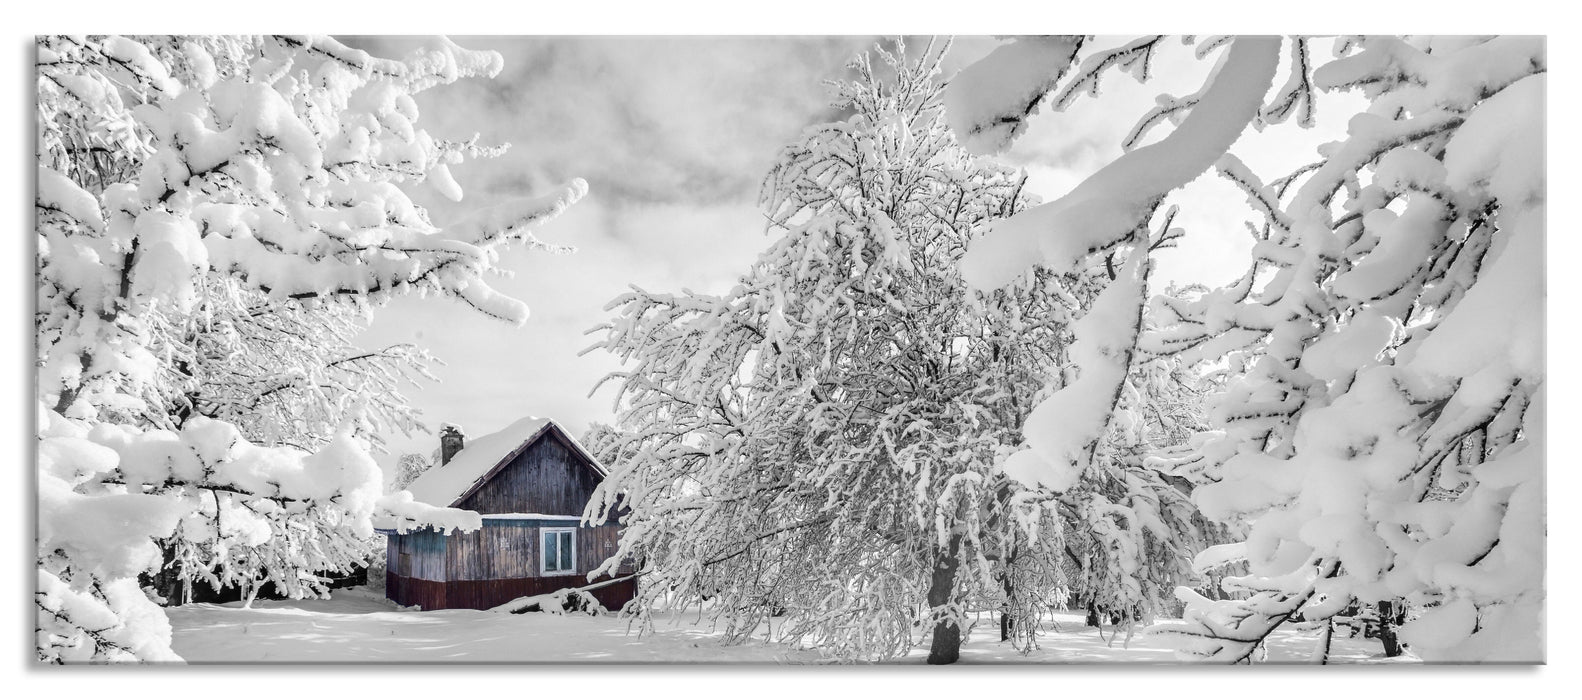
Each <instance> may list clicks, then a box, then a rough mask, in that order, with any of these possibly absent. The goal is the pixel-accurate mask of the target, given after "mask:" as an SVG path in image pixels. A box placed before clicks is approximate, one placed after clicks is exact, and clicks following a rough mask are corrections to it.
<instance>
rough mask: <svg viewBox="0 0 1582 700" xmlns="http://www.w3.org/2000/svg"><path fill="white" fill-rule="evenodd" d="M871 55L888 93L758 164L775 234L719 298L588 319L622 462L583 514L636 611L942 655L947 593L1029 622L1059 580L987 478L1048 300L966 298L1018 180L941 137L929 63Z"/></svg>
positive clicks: (843, 646) (954, 634)
mask: <svg viewBox="0 0 1582 700" xmlns="http://www.w3.org/2000/svg"><path fill="white" fill-rule="evenodd" d="M878 53H879V55H880V56H881V57H882V58H883V60H884V64H885V67H887V69H888V70H889V71H893V72H894V74H895V75H894V77H893V79H882V78H881V77H880V76H879V75H878V74H877V70H880V69H881V68H876V67H875V66H874V65H873V64H872V63H871V62H870V61H871V58H870V57H869V56H863V57H861V58H860V59H859V60H858V61H857V62H856V63H855V64H854V65H855V70H856V71H857V73H858V76H859V77H858V79H857V80H856V81H855V82H848V83H842V84H840V85H839V86H838V95H839V100H840V104H841V106H843V107H845V108H847V109H850V110H851V111H852V112H853V113H854V114H853V116H852V117H851V118H849V119H847V120H845V121H840V122H835V123H830V124H825V125H822V126H819V127H815V128H813V129H811V130H810V131H809V132H808V134H807V135H806V137H805V138H804V139H803V140H802V141H801V142H799V143H797V144H795V145H793V146H790V147H788V148H787V149H785V150H784V151H783V152H782V153H781V157H780V159H779V161H778V163H777V164H776V165H775V166H774V168H773V170H772V172H771V174H770V176H769V178H768V180H767V182H766V184H765V189H764V197H763V201H764V205H765V207H766V211H767V214H768V216H769V218H770V220H771V224H770V231H771V233H773V234H776V235H777V236H778V238H777V239H776V240H775V241H774V243H773V244H772V245H771V246H770V248H769V249H768V250H766V251H765V252H764V253H763V254H762V255H761V256H760V257H759V259H758V261H757V262H756V263H754V264H753V266H752V268H751V270H750V271H749V272H747V273H746V274H745V275H743V276H742V278H741V280H740V283H739V284H738V285H737V286H736V287H735V288H734V289H732V290H731V291H729V292H728V293H726V294H724V295H721V296H715V295H707V294H698V293H692V292H683V293H682V294H659V293H651V292H647V291H643V290H634V291H633V292H632V293H629V294H626V295H624V296H622V297H620V298H618V299H616V300H615V301H614V302H612V303H611V305H610V308H612V309H618V313H617V317H616V318H615V319H614V320H613V321H612V322H611V323H610V324H608V325H607V326H605V327H604V330H605V337H604V339H603V340H602V341H601V342H600V343H598V344H597V345H596V346H595V347H601V348H603V349H605V350H607V351H609V352H611V353H614V354H615V355H616V356H617V357H619V358H621V359H622V360H624V361H625V362H627V363H628V365H629V366H628V367H627V368H626V369H625V370H623V371H622V372H620V373H618V374H616V375H614V377H615V378H617V379H619V380H620V382H621V384H620V394H619V397H618V399H617V400H618V402H619V405H618V408H619V415H618V430H613V431H604V432H602V433H601V435H602V436H603V438H601V440H600V442H601V443H604V442H608V443H609V444H607V445H603V446H602V447H601V449H603V450H604V451H606V452H609V453H610V454H619V455H621V459H620V460H619V461H617V462H616V463H614V464H612V465H610V466H611V469H612V472H611V474H610V476H609V478H607V479H606V480H605V481H604V483H603V484H602V485H601V486H600V488H599V492H598V496H597V497H596V499H595V501H594V502H593V503H591V504H590V506H589V508H590V510H589V515H590V516H592V517H595V518H602V517H605V516H607V515H608V514H609V513H610V512H611V509H613V508H616V507H622V508H627V509H630V510H629V512H628V513H627V514H626V515H625V516H624V517H623V522H624V523H625V527H626V529H625V531H624V534H623V536H622V539H621V548H620V551H619V552H618V553H617V554H616V555H615V556H614V557H612V558H611V559H610V560H608V562H611V563H613V562H616V561H619V560H621V559H623V558H626V557H632V558H634V559H636V560H639V561H642V562H643V567H644V570H645V571H646V572H647V573H646V574H645V578H644V586H643V589H642V591H643V593H642V594H641V595H643V596H645V598H644V599H643V601H642V602H643V603H645V604H646V605H647V606H650V607H651V606H657V605H664V604H671V605H690V604H696V603H701V602H703V601H708V604H707V605H706V606H705V607H704V610H705V611H706V614H708V615H711V616H713V617H714V618H715V619H716V620H717V621H718V622H719V623H720V624H722V625H723V626H724V628H725V631H726V638H727V639H728V640H732V641H739V640H742V639H744V638H746V637H747V636H749V635H751V634H754V633H755V631H756V630H760V629H762V626H763V625H764V624H765V623H768V625H769V627H768V629H767V630H765V632H764V633H765V634H769V635H771V636H773V637H774V638H776V639H780V640H784V641H787V642H790V643H793V644H806V645H812V646H816V647H818V648H820V649H823V650H826V651H828V652H829V653H830V654H831V655H833V656H834V657H836V658H840V659H875V658H884V657H890V656H896V655H900V654H904V653H907V652H908V651H909V650H911V649H912V648H913V647H914V646H915V645H916V644H917V643H918V642H919V641H920V640H921V639H923V638H926V637H927V636H928V635H930V634H932V635H933V636H932V639H933V649H932V653H931V656H930V660H931V661H932V662H940V663H947V662H950V661H953V660H954V659H955V658H956V655H957V654H958V650H959V646H960V643H961V640H962V637H963V635H964V632H965V631H966V628H967V625H968V617H967V616H966V615H965V605H966V603H967V602H968V601H969V600H970V599H976V600H986V601H997V600H1001V599H1002V598H1003V597H1004V596H1005V592H1004V591H1006V590H1007V589H1010V590H1011V591H1012V592H1013V594H1014V602H1015V604H1014V605H1011V606H1010V611H1011V612H1012V614H1013V615H1020V616H1023V619H1022V620H1021V621H1018V622H1016V623H1015V624H1014V625H1013V627H1014V628H1016V629H1019V630H1020V629H1026V630H1031V629H1032V627H1033V626H1032V624H1031V620H1033V619H1036V617H1034V616H1036V615H1037V614H1038V612H1039V610H1040V609H1042V608H1043V606H1042V605H1040V604H1039V602H1040V601H1041V600H1044V599H1047V598H1048V597H1049V596H1051V595H1052V593H1053V591H1054V590H1055V589H1056V588H1057V586H1058V583H1059V571H1058V567H1056V566H1052V565H1049V562H1054V561H1058V554H1057V552H1058V543H1059V538H1058V534H1057V532H1058V526H1057V525H1056V524H1054V521H1053V519H1042V520H1036V521H1034V522H1032V523H1031V524H1026V523H1023V522H1021V521H1018V520H1015V519H1013V518H1012V517H1011V516H1012V515H1013V514H1014V513H1015V512H1016V511H1015V509H1014V508H1013V507H1012V505H1011V504H1012V503H1013V502H1015V501H1016V500H1017V499H1018V498H1019V494H1018V492H1017V491H1016V488H1015V484H1013V483H1012V482H1010V481H1009V480H1006V479H1003V478H996V477H995V476H994V474H993V471H992V466H993V465H994V463H995V461H996V459H997V458H998V454H999V452H1000V450H1001V448H1002V447H1003V446H1006V445H1010V444H1014V443H1015V442H1017V441H1019V435H1018V434H1017V428H1018V427H1019V425H1020V423H1021V419H1022V416H1023V415H1024V414H1025V412H1026V410H1027V408H1028V407H1029V406H1030V405H1031V403H1032V399H1033V394H1034V393H1035V392H1036V391H1037V390H1038V388H1039V386H1040V385H1041V380H1040V378H1041V377H1042V376H1044V375H1045V374H1046V373H1047V372H1048V371H1049V368H1050V367H1051V366H1052V365H1053V363H1054V361H1055V358H1054V357H1053V352H1054V350H1055V348H1057V347H1059V346H1060V345H1061V343H1062V333H1064V331H1065V329H1064V326H1063V325H1062V323H1061V322H1060V321H1061V319H1063V318H1064V317H1063V316H1062V313H1063V312H1062V311H1061V309H1063V308H1065V307H1064V305H1065V303H1066V302H1067V301H1068V300H1069V299H1070V295H1069V293H1067V292H1065V291H1064V290H1063V289H1062V286H1061V282H1060V280H1058V279H1056V278H1055V277H1054V276H1052V275H1047V274H1034V275H1028V276H1027V278H1026V279H1024V280H1021V281H1020V282H1019V283H1018V284H1015V285H1010V286H1009V287H1008V288H1006V289H1004V290H999V291H996V292H993V293H990V294H984V295H974V294H972V293H970V292H969V290H968V289H967V288H966V286H965V284H964V283H963V281H962V279H961V275H960V273H959V272H958V271H957V265H956V261H957V259H958V258H959V257H960V255H961V254H962V252H963V251H964V249H965V246H966V244H967V242H968V241H969V240H970V239H971V237H972V236H973V235H974V229H975V227H976V226H977V225H978V224H979V223H980V222H982V221H985V220H987V219H990V218H994V217H1000V216H1005V215H1009V214H1013V213H1015V212H1017V211H1019V210H1020V209H1021V208H1022V207H1024V206H1025V205H1026V198H1025V197H1024V196H1023V195H1022V194H1021V188H1022V182H1023V178H1022V177H1021V176H1019V175H1017V174H1016V173H1014V172H1012V171H1010V170H1007V169H1002V168H998V167H993V166H986V165H984V164H981V163H978V162H976V161H974V160H973V159H972V158H970V157H968V156H967V155H966V154H965V153H964V152H963V151H962V149H960V148H959V147H958V146H957V145H956V144H955V143H954V140H953V139H952V138H951V137H950V135H949V133H948V131H947V130H946V129H945V125H944V122H943V116H942V112H941V107H940V102H939V93H940V89H941V88H940V82H939V79H938V70H939V60H940V56H941V55H942V48H940V47H936V46H934V45H933V44H930V47H929V48H928V49H927V50H925V51H924V52H923V56H922V57H921V58H920V59H916V60H914V59H912V58H908V57H907V56H906V55H905V53H904V47H902V48H898V50H897V52H896V53H893V54H892V53H888V52H885V51H882V50H881V51H879V52H878ZM1034 507H1037V506H1034ZM1051 507H1052V506H1051ZM1023 525H1026V527H1023ZM1017 533H1020V538H1019V539H1015V538H1016V537H1017ZM1013 553H1014V554H1015V556H1010V555H1012V554H1013ZM1008 560H1010V561H1014V562H1019V563H1017V564H1015V565H1014V567H1012V566H1009V565H1007V564H1005V562H1007V561H1008ZM611 563H607V564H606V566H607V567H608V566H612V565H613V564H611ZM1002 569H1003V570H1008V571H1009V576H1008V577H1002V576H999V574H1000V573H1002Z"/></svg>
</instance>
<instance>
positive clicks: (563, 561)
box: [560, 532, 572, 571]
mask: <svg viewBox="0 0 1582 700" xmlns="http://www.w3.org/2000/svg"><path fill="white" fill-rule="evenodd" d="M560 536H561V537H563V538H565V539H562V540H561V541H560V570H561V571H571V570H572V569H571V547H572V544H571V533H569V532H562V533H560Z"/></svg>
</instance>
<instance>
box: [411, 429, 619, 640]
mask: <svg viewBox="0 0 1582 700" xmlns="http://www.w3.org/2000/svg"><path fill="white" fill-rule="evenodd" d="M440 462H441V463H440V464H439V465H438V466H435V467H433V468H432V469H429V470H428V471H427V472H424V473H423V474H422V475H421V476H419V477H418V478H417V479H416V480H414V481H413V482H412V483H411V484H410V485H409V486H408V487H407V490H409V491H411V492H412V496H413V499H414V500H416V501H420V502H423V503H428V504H430V505H435V506H448V507H452V508H462V509H465V510H471V511H476V512H477V513H479V514H480V515H482V516H483V527H482V528H481V529H479V530H476V531H474V532H466V533H464V532H457V531H452V532H450V533H449V534H446V533H443V532H439V531H436V530H433V529H427V528H426V529H422V530H415V531H411V532H408V533H405V534H402V533H398V532H395V531H392V530H381V531H380V532H382V533H383V534H384V535H385V536H386V538H387V542H386V554H387V560H386V574H385V596H386V597H388V598H389V599H390V600H392V601H395V602H396V603H398V604H400V605H419V606H422V608H423V609H424V610H443V609H450V608H470V609H474V610H484V609H488V608H492V607H495V606H497V605H501V604H503V603H508V602H510V601H512V600H515V599H516V598H520V597H522V596H529V595H539V594H544V593H553V592H555V591H557V590H560V589H563V588H579V587H583V586H587V585H589V584H590V583H597V582H599V581H609V580H612V578H614V579H619V578H621V577H623V576H625V575H627V574H630V573H631V567H630V566H629V565H627V566H623V567H621V569H619V570H618V571H617V573H616V575H615V576H614V577H604V578H600V579H597V580H595V581H592V582H590V581H589V580H588V573H589V572H590V571H593V570H594V569H596V568H598V567H599V565H600V564H602V563H603V562H604V560H605V559H608V558H609V557H611V556H612V555H614V554H615V552H616V548H617V538H618V537H619V534H620V526H619V525H618V524H614V523H612V524H607V525H601V526H598V527H584V526H582V525H581V524H580V521H581V519H582V511H583V508H584V507H586V506H587V503H588V499H589V498H590V497H591V496H592V495H593V489H594V487H595V486H597V485H598V483H599V482H600V481H602V480H603V479H604V477H605V475H606V474H607V473H608V472H607V471H606V470H605V468H604V467H603V466H601V465H600V464H599V463H598V461H597V460H595V459H594V458H593V456H592V455H590V454H588V451H587V450H585V449H583V448H582V446H581V445H579V444H577V441H576V440H575V439H573V438H572V437H571V436H570V435H568V434H566V432H565V431H564V430H562V429H561V428H560V426H558V425H556V424H555V423H554V421H551V420H547V419H542V418H525V419H522V420H520V421H517V422H516V423H514V424H512V425H511V426H509V427H507V428H506V429H504V430H501V431H500V432H497V433H494V434H491V435H486V436H484V437H481V438H478V439H476V440H473V441H471V442H470V443H466V441H465V438H464V437H463V436H462V435H461V433H460V431H458V430H456V429H455V428H454V427H450V426H447V427H446V428H445V429H444V430H443V431H442V432H441V435H440ZM590 592H591V594H592V595H593V596H594V597H595V598H597V599H598V600H599V603H600V604H602V605H603V606H604V607H605V608H607V609H610V610H618V609H620V607H621V606H623V605H625V604H626V603H627V601H629V600H631V599H632V598H633V597H634V596H635V595H636V593H637V581H636V579H626V580H624V581H617V582H615V583H611V584H608V585H606V586H603V587H600V588H597V589H594V590H592V591H590Z"/></svg>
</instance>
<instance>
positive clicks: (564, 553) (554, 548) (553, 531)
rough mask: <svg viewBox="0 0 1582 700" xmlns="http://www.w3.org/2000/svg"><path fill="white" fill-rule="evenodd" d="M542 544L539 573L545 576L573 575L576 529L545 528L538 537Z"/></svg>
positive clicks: (575, 555) (575, 554) (575, 567)
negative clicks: (557, 574)
mask: <svg viewBox="0 0 1582 700" xmlns="http://www.w3.org/2000/svg"><path fill="white" fill-rule="evenodd" d="M540 537H541V541H542V542H543V545H544V546H543V547H542V550H543V555H542V556H540V557H539V561H540V562H542V563H543V567H542V569H541V571H542V572H543V573H546V574H553V573H575V572H576V570H577V529H576V528H574V527H546V528H544V529H543V534H542V535H540Z"/></svg>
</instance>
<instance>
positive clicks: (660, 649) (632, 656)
mask: <svg viewBox="0 0 1582 700" xmlns="http://www.w3.org/2000/svg"><path fill="white" fill-rule="evenodd" d="M239 605H240V604H237V603H231V604H227V605H208V604H198V605H186V606H182V607H178V608H170V609H168V611H167V612H169V614H170V620H171V625H172V626H173V627H174V628H175V644H174V646H175V650H176V653H178V654H180V655H181V656H182V657H183V658H185V659H187V660H188V661H189V662H192V663H238V662H242V663H246V662H286V663H346V662H377V663H392V662H404V663H410V662H428V663H442V662H470V663H480V662H496V663H499V662H516V663H523V662H527V663H532V662H541V663H656V662H681V663H760V664H764V663H767V664H776V663H819V662H820V657H819V655H818V654H817V653H816V652H811V651H803V650H796V649H791V648H788V647H785V646H782V645H772V644H764V643H752V644H745V645H738V646H729V647H726V646H721V645H720V644H719V642H718V637H717V634H716V633H715V632H713V631H712V630H710V629H709V627H708V625H707V624H703V625H698V624H694V622H695V621H696V619H697V618H696V615H695V614H693V615H685V614H678V615H675V616H672V617H667V618H665V619H662V620H657V621H656V625H655V627H656V628H657V629H656V631H655V633H654V634H651V635H646V636H638V635H637V634H636V632H635V630H631V631H629V627H628V624H627V622H626V621H624V620H621V619H618V618H616V617H615V616H613V615H607V616H600V617H590V616H586V615H566V616H559V615H547V614H541V613H529V614H525V615H506V614H499V613H488V612H479V611H472V610H439V611H434V612H416V611H408V610H401V609H399V608H397V607H396V606H395V605H393V604H392V603H390V602H389V601H388V600H385V599H384V598H383V597H382V596H380V595H379V594H378V593H374V592H370V591H367V590H363V589H353V590H349V591H338V592H337V593H336V595H335V597H334V598H332V599H330V600H304V601H258V602H256V603H254V605H253V608H252V609H250V610H243V609H241V608H240V607H239ZM1055 623H1056V624H1057V625H1058V628H1059V629H1058V630H1055V629H1049V630H1048V631H1046V633H1045V634H1044V635H1043V636H1042V637H1041V638H1040V644H1041V646H1042V648H1041V649H1039V650H1037V651H1035V652H1034V653H1033V654H1032V655H1030V656H1022V655H1020V654H1018V653H1017V652H1016V651H1015V650H1014V649H1012V648H1011V647H1010V645H1009V644H1002V643H1000V642H999V641H997V640H998V637H999V636H998V634H997V632H998V629H997V628H995V629H990V625H991V624H992V623H991V621H990V619H989V617H988V616H987V615H985V616H984V618H983V625H984V626H983V627H980V628H979V631H980V633H978V634H973V635H972V636H971V637H970V638H969V640H968V642H967V645H966V647H965V648H964V649H963V651H962V662H964V663H1127V662H1130V663H1172V662H1174V661H1175V658H1174V656H1173V655H1172V653H1171V652H1170V651H1169V650H1167V649H1164V648H1162V647H1160V646H1158V645H1157V644H1154V643H1150V642H1149V641H1148V640H1144V639H1141V638H1136V639H1133V641H1132V643H1131V645H1130V647H1129V648H1128V647H1123V646H1122V640H1124V638H1125V635H1124V633H1123V634H1122V636H1121V640H1117V641H1116V642H1115V644H1114V646H1113V647H1112V646H1109V645H1107V644H1106V642H1105V641H1103V640H1101V639H1100V638H1099V636H1098V634H1097V633H1096V632H1095V631H1094V629H1093V628H1092V627H1085V626H1083V625H1082V624H1081V623H1082V617H1081V616H1080V615H1079V614H1077V613H1070V614H1060V615H1057V616H1056V617H1055ZM1107 636H1108V635H1106V637H1107ZM1312 642H1313V636H1312V635H1307V634H1302V633H1297V632H1283V633H1280V635H1279V636H1278V638H1277V639H1275V640H1274V641H1273V642H1272V643H1271V644H1270V654H1269V657H1270V658H1269V660H1270V661H1287V662H1304V661H1306V659H1307V658H1308V654H1309V653H1310V651H1311V649H1312V647H1313V643H1312ZM1381 653H1382V652H1381V649H1380V648H1379V644H1378V642H1377V641H1375V640H1371V639H1337V640H1336V643H1335V647H1334V660H1335V661H1336V662H1357V661H1367V660H1370V659H1372V658H1376V657H1378V656H1380V655H1381ZM926 655H927V653H926V650H924V649H918V650H917V651H915V652H914V653H913V654H911V655H910V656H908V657H906V658H904V659H901V660H899V661H897V662H896V663H922V662H923V660H924V658H925V657H926Z"/></svg>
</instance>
